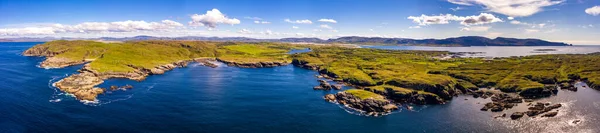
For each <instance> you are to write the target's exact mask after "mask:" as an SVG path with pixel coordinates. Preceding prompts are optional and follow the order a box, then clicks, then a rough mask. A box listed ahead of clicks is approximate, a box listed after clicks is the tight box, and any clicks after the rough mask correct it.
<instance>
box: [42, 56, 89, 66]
mask: <svg viewBox="0 0 600 133" xmlns="http://www.w3.org/2000/svg"><path fill="white" fill-rule="evenodd" d="M83 63H85V60H83V59H82V60H72V59H69V58H63V57H48V58H46V60H44V61H43V62H42V63H41V64H40V67H44V68H63V67H67V66H73V65H79V64H83Z"/></svg>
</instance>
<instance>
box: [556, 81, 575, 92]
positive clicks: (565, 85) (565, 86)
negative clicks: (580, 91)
mask: <svg viewBox="0 0 600 133" xmlns="http://www.w3.org/2000/svg"><path fill="white" fill-rule="evenodd" d="M558 87H559V88H560V89H562V90H570V91H577V87H575V86H574V85H573V84H571V83H566V82H565V83H561V84H558Z"/></svg>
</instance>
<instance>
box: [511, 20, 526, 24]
mask: <svg viewBox="0 0 600 133" xmlns="http://www.w3.org/2000/svg"><path fill="white" fill-rule="evenodd" d="M510 23H511V24H517V25H519V24H522V25H529V24H527V23H523V22H521V21H517V20H513V21H510Z"/></svg>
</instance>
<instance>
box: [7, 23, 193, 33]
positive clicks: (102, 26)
mask: <svg viewBox="0 0 600 133" xmlns="http://www.w3.org/2000/svg"><path fill="white" fill-rule="evenodd" d="M179 27H183V24H181V23H179V22H175V21H172V20H163V21H161V22H146V21H132V20H127V21H116V22H84V23H80V24H76V25H63V24H52V25H49V26H43V27H26V28H5V29H0V35H2V36H22V35H52V34H57V33H102V32H136V31H161V30H170V29H175V28H179Z"/></svg>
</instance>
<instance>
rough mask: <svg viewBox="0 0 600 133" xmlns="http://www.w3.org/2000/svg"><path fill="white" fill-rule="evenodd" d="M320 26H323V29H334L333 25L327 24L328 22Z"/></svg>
mask: <svg viewBox="0 0 600 133" xmlns="http://www.w3.org/2000/svg"><path fill="white" fill-rule="evenodd" d="M319 27H320V28H323V29H333V28H332V27H331V26H329V25H326V24H322V25H319Z"/></svg>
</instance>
